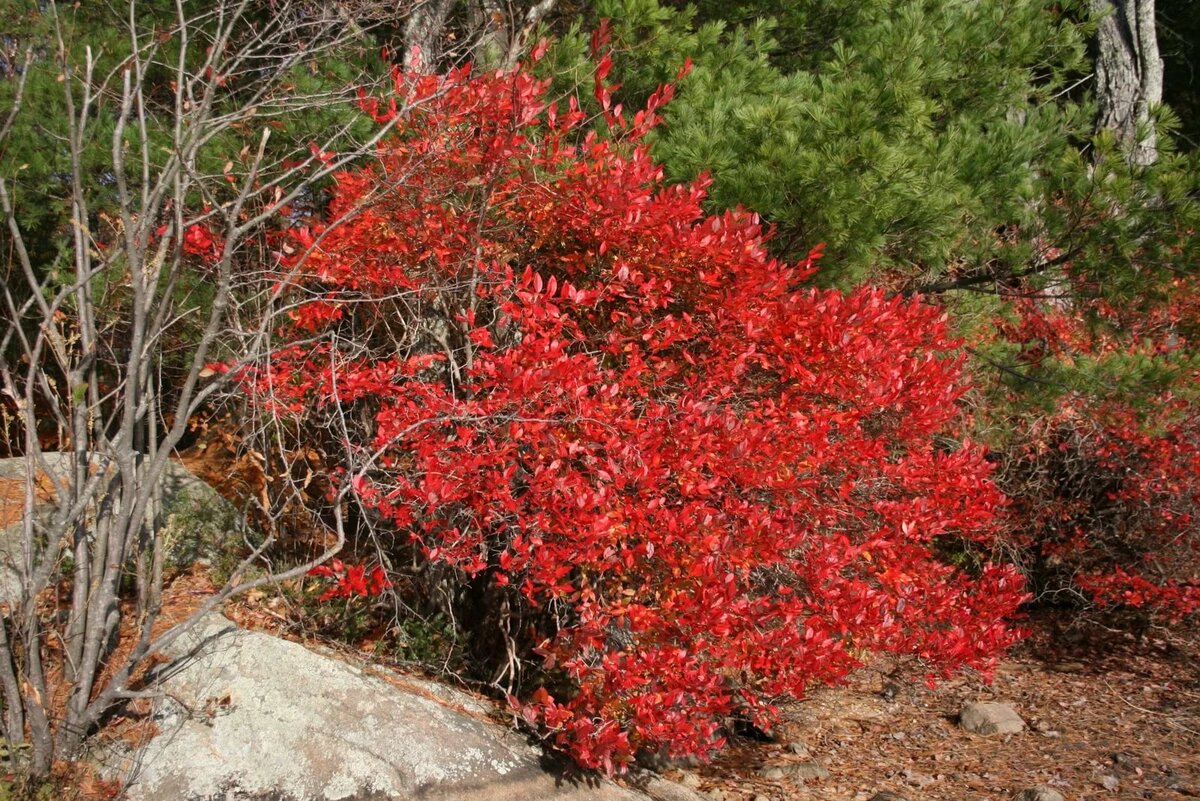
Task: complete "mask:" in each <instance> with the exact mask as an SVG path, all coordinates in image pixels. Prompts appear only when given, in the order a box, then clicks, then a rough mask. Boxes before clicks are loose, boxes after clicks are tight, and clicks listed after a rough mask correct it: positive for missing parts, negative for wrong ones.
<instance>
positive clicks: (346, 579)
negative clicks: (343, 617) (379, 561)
mask: <svg viewBox="0 0 1200 801" xmlns="http://www.w3.org/2000/svg"><path fill="white" fill-rule="evenodd" d="M308 575H310V576H317V577H320V578H324V579H327V580H328V581H329V582H330V586H329V588H328V589H326V590H325V592H323V593H321V596H320V597H319V598H318V599H317V600H319V601H332V600H334V599H335V598H351V597H354V596H356V595H357V596H361V597H363V598H367V597H370V596H373V595H381V594H382V593H383V591H384V590H386V589H388V588H390V587H391V586H392V582H391V581H389V580H388V577H387V573H386V572H385V571H384V569H383V568H382V567H381V566H379V565H376V566H375V567H373V568H371V571H370V572H369V573H368V572H367V568H366V567H365V566H364V565H346V564H344V563H343V562H342V560H341V559H333V560H331V561H330V562H328V563H327V564H323V565H317V566H316V567H314V568H313V569H312V570H310V571H308Z"/></svg>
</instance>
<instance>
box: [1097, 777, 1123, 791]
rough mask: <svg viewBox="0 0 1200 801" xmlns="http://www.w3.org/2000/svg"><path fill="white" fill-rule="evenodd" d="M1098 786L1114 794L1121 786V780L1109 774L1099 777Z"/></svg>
mask: <svg viewBox="0 0 1200 801" xmlns="http://www.w3.org/2000/svg"><path fill="white" fill-rule="evenodd" d="M1100 784H1102V785H1103V786H1104V789H1105V790H1108V791H1109V792H1110V793H1115V792H1116V791H1117V788H1118V787H1120V786H1121V780H1120V779H1118V778H1117V777H1116V776H1114V775H1112V774H1111V773H1109V774H1106V775H1104V776H1101V777H1100Z"/></svg>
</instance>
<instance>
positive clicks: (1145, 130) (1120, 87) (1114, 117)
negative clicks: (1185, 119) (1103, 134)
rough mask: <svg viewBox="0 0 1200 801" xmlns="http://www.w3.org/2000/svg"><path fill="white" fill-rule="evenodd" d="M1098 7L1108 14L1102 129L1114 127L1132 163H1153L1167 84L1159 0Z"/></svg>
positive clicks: (1100, 81) (1101, 45)
mask: <svg viewBox="0 0 1200 801" xmlns="http://www.w3.org/2000/svg"><path fill="white" fill-rule="evenodd" d="M1092 10H1093V11H1094V12H1095V13H1096V14H1097V16H1100V15H1103V17H1102V18H1101V19H1100V23H1099V28H1098V29H1097V31H1096V99H1097V103H1098V105H1099V108H1098V112H1099V113H1098V116H1097V120H1096V126H1097V129H1100V128H1111V129H1112V130H1113V132H1114V133H1115V134H1116V136H1117V140H1118V141H1119V142H1121V144H1122V146H1123V147H1125V148H1126V150H1127V151H1128V153H1129V160H1130V161H1131V162H1132V163H1134V164H1141V165H1148V164H1153V163H1154V162H1155V161H1156V160H1157V158H1158V148H1157V141H1156V137H1155V134H1154V130H1153V128H1152V127H1147V126H1149V123H1150V110H1151V109H1152V108H1153V107H1154V106H1156V105H1158V104H1159V103H1161V102H1162V89H1163V63H1162V59H1161V58H1160V57H1159V54H1158V36H1157V33H1156V30H1155V25H1154V0H1092ZM1139 126H1142V130H1141V131H1139V130H1138V128H1139Z"/></svg>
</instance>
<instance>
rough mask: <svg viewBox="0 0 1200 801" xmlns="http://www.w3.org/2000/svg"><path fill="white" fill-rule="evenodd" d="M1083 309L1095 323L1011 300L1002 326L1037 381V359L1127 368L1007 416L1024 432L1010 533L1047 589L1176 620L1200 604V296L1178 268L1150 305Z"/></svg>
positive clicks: (1009, 478) (1011, 474)
mask: <svg viewBox="0 0 1200 801" xmlns="http://www.w3.org/2000/svg"><path fill="white" fill-rule="evenodd" d="M1084 289H1085V291H1086V288H1084ZM1081 294H1085V293H1081ZM1085 296H1086V294H1085ZM1079 306H1081V307H1083V308H1084V309H1086V310H1087V311H1089V312H1090V314H1091V316H1092V317H1093V318H1094V320H1093V323H1092V324H1091V325H1089V324H1087V323H1086V322H1085V317H1084V315H1083V314H1082V313H1081V311H1082V310H1083V309H1081V308H1079V307H1075V308H1073V309H1065V308H1062V307H1049V308H1047V307H1042V306H1038V305H1036V304H1035V303H1034V302H1032V301H1026V302H1022V303H1017V304H1015V309H1016V310H1017V311H1018V312H1019V315H1018V318H1017V321H1016V322H1015V323H1011V324H1009V325H1007V326H1002V327H1001V328H1000V333H1001V335H1002V336H1003V337H1005V338H1006V339H1008V340H1009V341H1011V342H1018V343H1024V344H1025V346H1024V347H1023V349H1022V351H1021V354H1020V356H1019V357H1018V358H1019V360H1020V361H1021V362H1023V363H1024V366H1025V367H1026V368H1027V369H1029V370H1030V371H1031V372H1032V374H1033V375H1034V376H1035V377H1036V376H1037V375H1038V373H1037V370H1038V369H1039V368H1041V367H1043V366H1046V365H1051V366H1055V367H1057V368H1058V369H1061V366H1062V365H1067V366H1070V367H1075V368H1077V369H1078V370H1079V371H1080V372H1081V373H1083V374H1084V375H1085V376H1086V375H1087V371H1088V370H1091V371H1093V372H1097V373H1100V374H1101V375H1105V374H1106V373H1105V372H1104V370H1105V368H1104V365H1105V364H1106V363H1110V362H1115V363H1116V364H1117V365H1118V367H1119V368H1120V369H1113V368H1107V371H1108V373H1107V374H1117V375H1119V374H1120V372H1121V370H1124V371H1125V372H1126V373H1128V374H1131V375H1133V376H1135V377H1136V378H1135V379H1126V380H1127V381H1130V382H1131V383H1133V385H1132V386H1111V385H1109V384H1106V383H1103V382H1102V381H1098V380H1095V379H1093V380H1092V382H1091V383H1092V386H1090V387H1088V386H1086V385H1085V388H1084V389H1080V390H1076V391H1072V392H1068V393H1065V394H1062V395H1060V396H1059V397H1057V398H1056V399H1055V403H1054V407H1053V409H1052V411H1051V412H1050V413H1049V414H1044V415H1043V416H1040V417H1038V418H1036V419H1034V418H1032V417H1030V416H1026V417H1025V418H1023V419H1018V420H1016V421H1012V422H1010V423H1009V425H1010V427H1012V428H1014V429H1016V430H1018V431H1020V432H1021V436H1020V438H1019V440H1018V443H1017V445H1016V446H1015V447H1014V448H1011V449H1010V452H1009V453H1008V458H1009V460H1010V465H1009V466H1008V469H1006V470H1005V477H1006V478H1005V481H1004V489H1005V490H1006V492H1007V493H1008V494H1009V496H1010V497H1011V498H1012V500H1013V503H1012V505H1011V506H1010V508H1009V510H1008V511H1009V517H1010V520H1011V527H1012V529H1013V530H1014V531H1015V532H1016V533H1015V535H1014V536H1013V538H1012V541H1013V544H1015V545H1016V546H1017V547H1018V548H1019V549H1020V551H1021V552H1023V553H1024V554H1025V555H1026V559H1027V560H1028V561H1029V562H1031V563H1032V566H1031V567H1029V569H1028V572H1029V573H1030V574H1031V575H1032V577H1033V579H1034V584H1035V585H1037V586H1038V589H1039V590H1041V591H1043V592H1046V593H1055V592H1058V591H1061V590H1063V589H1066V588H1072V587H1073V588H1074V590H1075V591H1081V592H1082V593H1084V594H1086V595H1087V596H1088V597H1089V598H1090V599H1091V600H1092V601H1094V602H1095V603H1097V604H1099V605H1100V606H1102V607H1126V608H1132V609H1137V610H1141V611H1142V612H1143V613H1145V614H1147V615H1150V616H1154V617H1158V618H1161V619H1163V620H1165V621H1166V622H1179V621H1180V620H1182V619H1183V618H1185V617H1187V616H1189V615H1196V614H1197V613H1200V411H1198V410H1197V407H1196V405H1195V403H1194V402H1193V401H1192V400H1191V399H1190V398H1189V396H1190V395H1194V392H1195V387H1197V386H1198V385H1200V374H1197V372H1196V367H1195V361H1194V359H1192V358H1191V357H1189V356H1188V353H1189V352H1190V347H1191V346H1192V341H1193V340H1194V337H1195V333H1196V332H1197V331H1200V293H1198V292H1197V287H1196V285H1195V282H1194V281H1193V280H1189V279H1183V278H1180V279H1177V280H1176V281H1175V282H1174V285H1173V286H1172V291H1171V293H1170V298H1169V302H1167V303H1164V304H1161V305H1158V306H1153V307H1151V308H1149V309H1142V308H1138V307H1136V306H1133V305H1132V304H1131V305H1130V306H1128V307H1124V308H1116V307H1113V306H1111V305H1109V304H1107V303H1105V302H1103V301H1101V300H1092V301H1083V302H1081V303H1080V304H1079ZM1096 320H1098V321H1099V323H1100V324H1096V322H1095V321H1096ZM1051 375H1053V373H1051Z"/></svg>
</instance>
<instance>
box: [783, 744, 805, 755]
mask: <svg viewBox="0 0 1200 801" xmlns="http://www.w3.org/2000/svg"><path fill="white" fill-rule="evenodd" d="M787 750H788V751H790V752H792V753H793V754H795V755H796V756H802V757H806V756H808V746H807V745H805V744H804V743H788V746H787Z"/></svg>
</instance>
